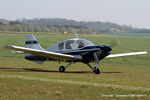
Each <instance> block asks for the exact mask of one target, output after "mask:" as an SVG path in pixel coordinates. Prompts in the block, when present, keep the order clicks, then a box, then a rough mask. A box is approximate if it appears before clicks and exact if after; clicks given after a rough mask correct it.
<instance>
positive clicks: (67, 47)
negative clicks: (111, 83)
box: [6, 34, 147, 74]
mask: <svg viewBox="0 0 150 100" xmlns="http://www.w3.org/2000/svg"><path fill="white" fill-rule="evenodd" d="M25 45H26V47H20V46H14V45H8V46H6V48H8V49H13V50H15V51H13V53H25V59H27V60H30V61H33V62H36V63H38V64H42V63H43V62H44V61H52V60H53V61H59V62H61V61H65V62H69V64H68V65H67V66H66V67H64V66H60V67H59V72H65V70H66V69H67V68H68V67H69V66H70V65H71V64H73V63H75V62H82V63H84V64H87V65H88V66H89V67H90V68H91V69H92V70H93V72H95V73H96V74H100V70H99V68H98V64H99V62H100V61H101V60H102V59H104V58H115V57H123V56H131V55H141V54H147V52H146V51H142V52H133V53H122V54H112V55H110V54H111V50H112V48H111V47H109V46H106V45H94V44H93V43H92V42H90V41H88V40H86V39H79V38H75V39H68V40H65V41H63V42H60V43H58V44H56V45H54V46H52V47H50V48H48V49H43V48H41V46H40V45H39V43H38V42H37V40H36V39H35V37H34V35H32V34H28V35H26V42H25ZM90 62H95V64H96V65H95V67H92V66H91V64H90Z"/></svg>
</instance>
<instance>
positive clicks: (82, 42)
mask: <svg viewBox="0 0 150 100" xmlns="http://www.w3.org/2000/svg"><path fill="white" fill-rule="evenodd" d="M87 45H94V44H93V43H92V42H90V41H88V40H84V39H80V40H77V47H78V48H82V47H84V46H87Z"/></svg>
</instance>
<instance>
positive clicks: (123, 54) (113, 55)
mask: <svg viewBox="0 0 150 100" xmlns="http://www.w3.org/2000/svg"><path fill="white" fill-rule="evenodd" d="M143 54H147V52H146V51H142V52H132V53H121V54H111V55H108V56H107V57H106V58H116V57H124V56H132V55H143Z"/></svg>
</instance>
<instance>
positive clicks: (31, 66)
mask: <svg viewBox="0 0 150 100" xmlns="http://www.w3.org/2000/svg"><path fill="white" fill-rule="evenodd" d="M35 37H36V38H37V40H38V41H39V43H40V44H41V46H42V47H43V48H48V47H49V46H52V45H54V44H56V43H58V42H60V41H63V40H65V39H70V38H74V36H73V35H35ZM79 37H80V38H85V39H88V40H90V41H92V42H93V43H94V44H96V45H112V43H113V42H112V41H114V39H115V41H116V40H117V41H118V46H115V47H113V52H112V53H125V52H136V51H148V52H150V34H142V33H141V34H128V35H124V34H123V35H122V34H115V35H113V34H108V35H100V36H97V35H96V36H94V35H80V36H79ZM24 42H25V35H16V34H6V33H1V34H0V100H66V99H67V100H116V99H119V100H120V99H121V100H129V99H131V100H143V99H145V100H148V99H150V54H147V55H138V56H131V57H123V58H115V59H105V60H103V61H101V63H100V64H99V66H100V69H101V72H102V73H101V74H100V75H96V74H94V73H93V72H92V71H91V70H90V69H89V68H88V67H87V66H86V65H85V64H81V63H76V64H73V65H71V66H70V67H69V68H68V69H67V70H66V73H59V72H58V69H59V67H58V66H59V63H58V62H45V63H44V64H42V65H38V64H35V63H33V62H30V61H26V60H24V58H23V57H24V55H22V54H21V55H20V54H18V55H14V54H11V53H10V51H9V50H7V49H4V48H3V47H4V46H6V45H8V44H11V45H18V46H24ZM115 45H116V44H115ZM60 65H67V63H64V62H62V63H61V64H60Z"/></svg>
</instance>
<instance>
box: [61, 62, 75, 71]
mask: <svg viewBox="0 0 150 100" xmlns="http://www.w3.org/2000/svg"><path fill="white" fill-rule="evenodd" d="M71 64H73V62H70V63H69V64H68V65H67V66H66V67H64V66H60V67H59V72H65V69H67V68H68V67H69V66H70V65H71Z"/></svg>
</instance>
